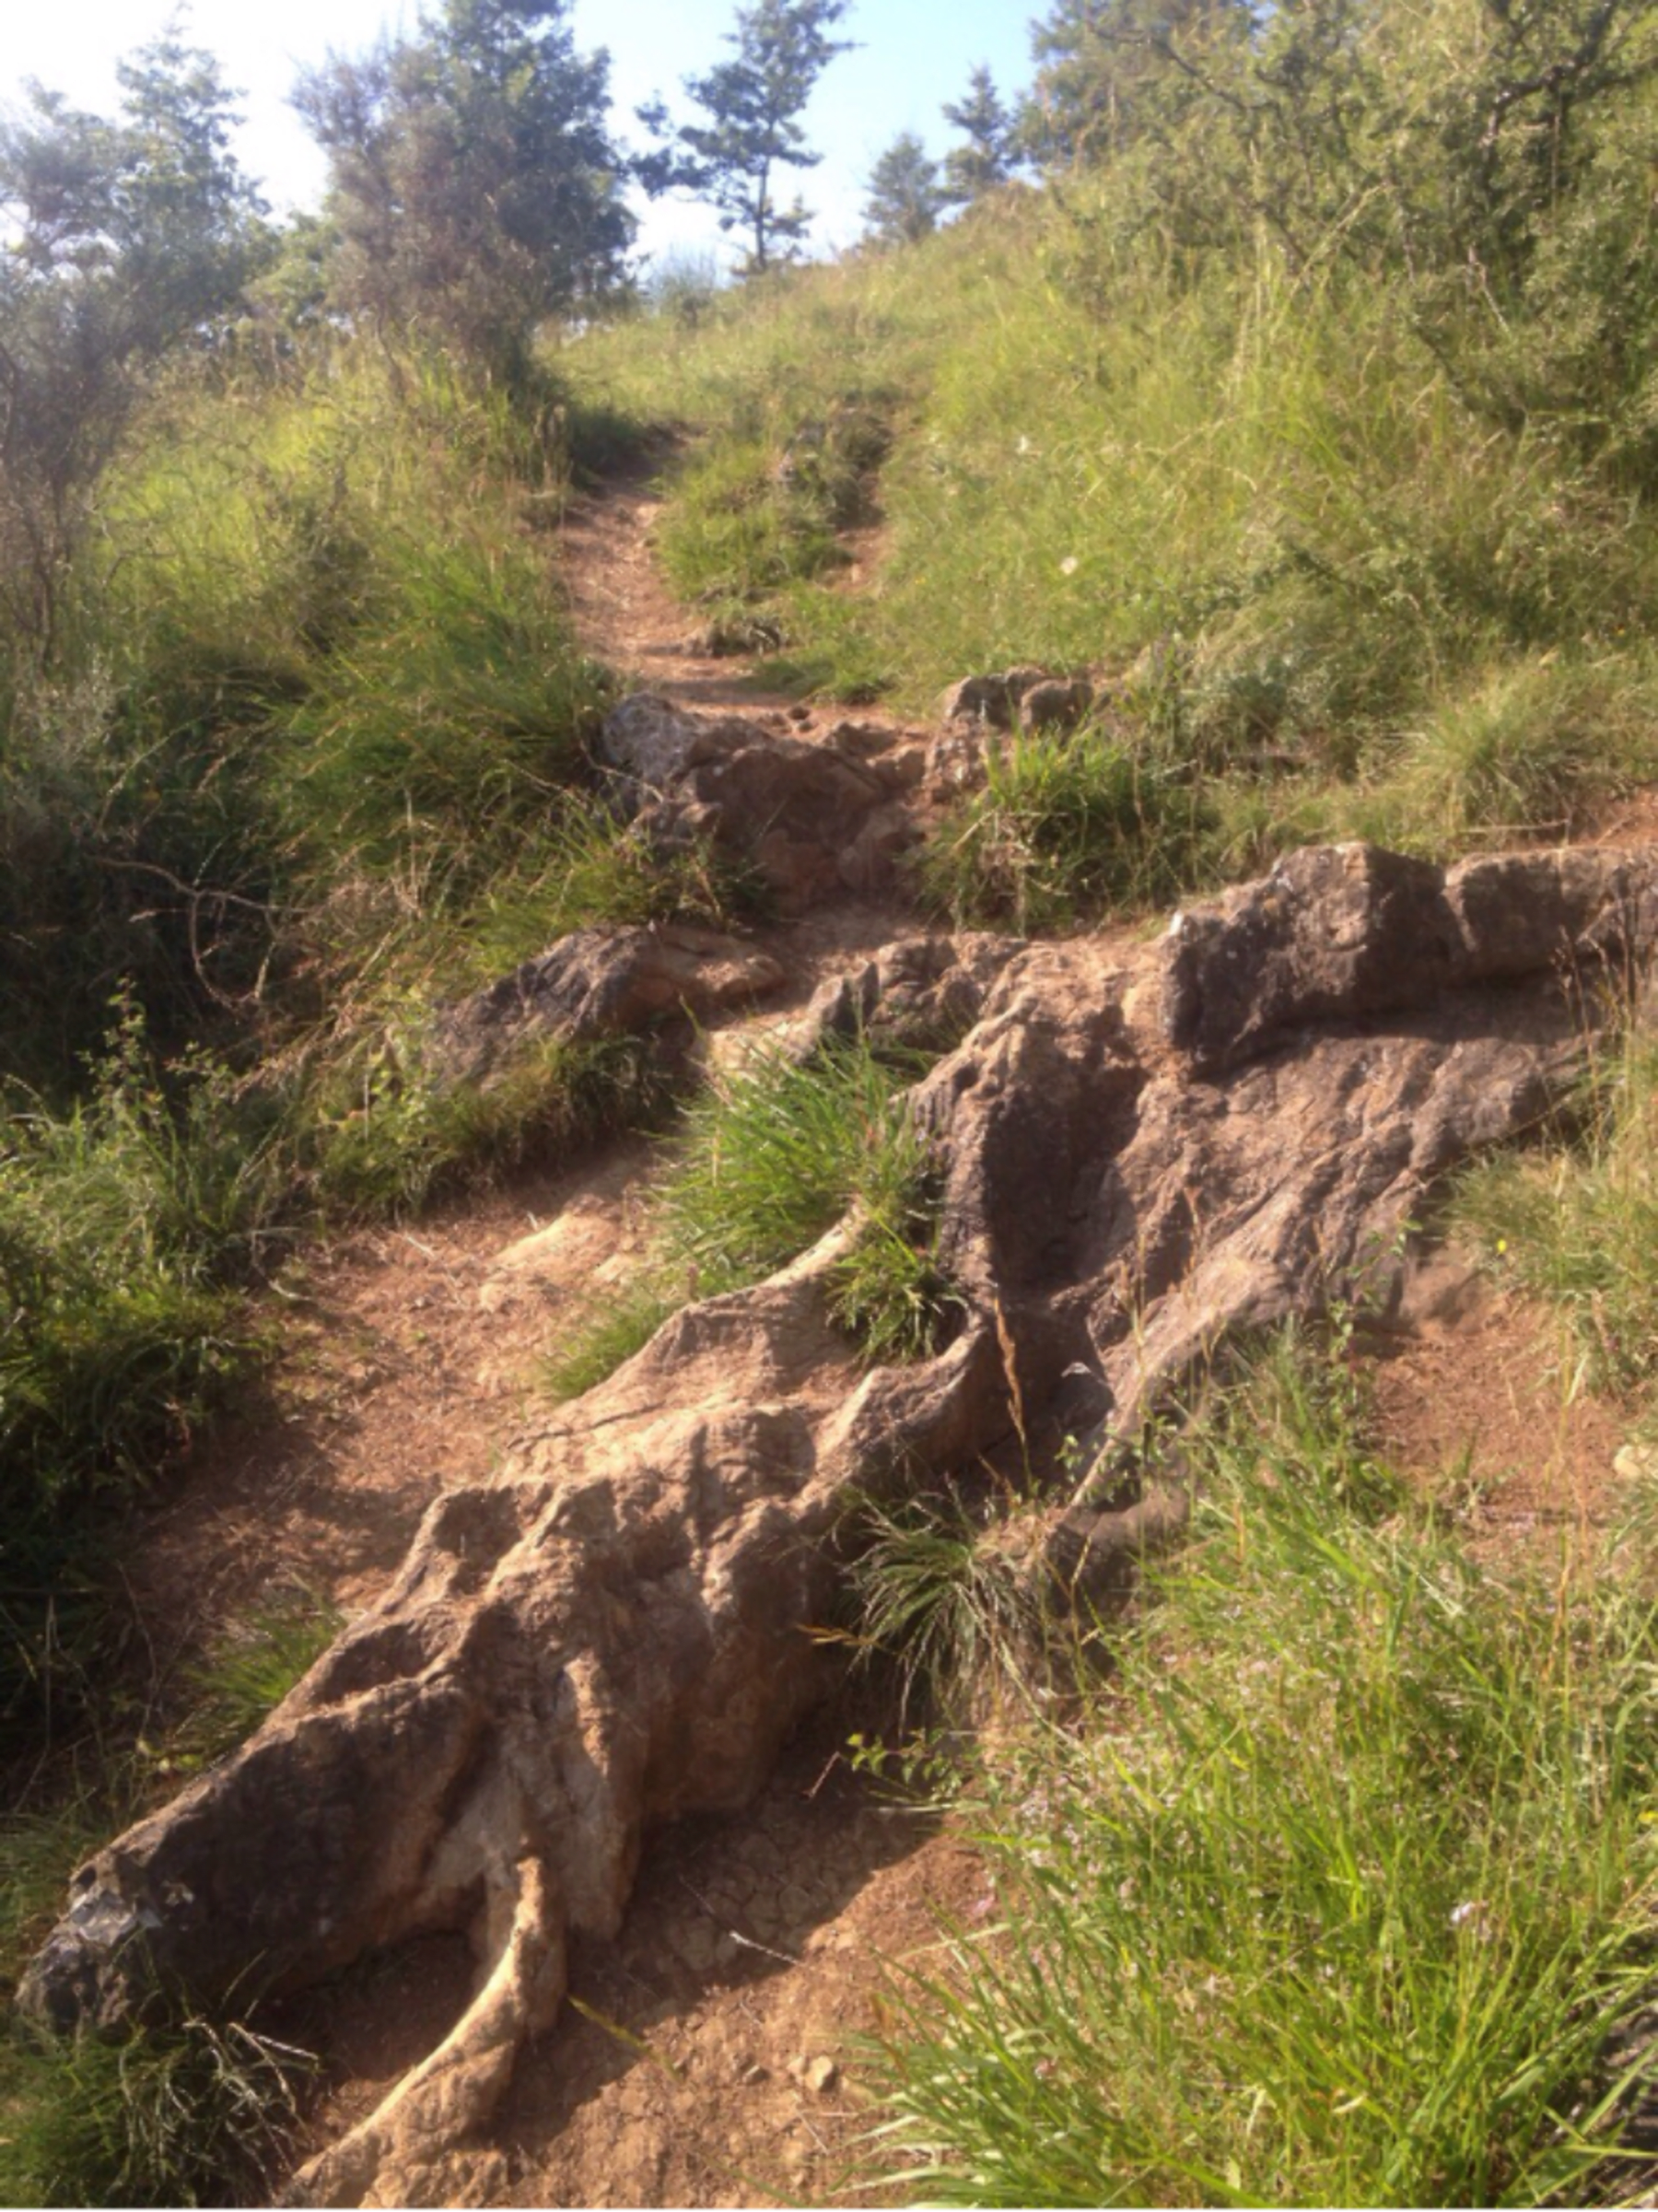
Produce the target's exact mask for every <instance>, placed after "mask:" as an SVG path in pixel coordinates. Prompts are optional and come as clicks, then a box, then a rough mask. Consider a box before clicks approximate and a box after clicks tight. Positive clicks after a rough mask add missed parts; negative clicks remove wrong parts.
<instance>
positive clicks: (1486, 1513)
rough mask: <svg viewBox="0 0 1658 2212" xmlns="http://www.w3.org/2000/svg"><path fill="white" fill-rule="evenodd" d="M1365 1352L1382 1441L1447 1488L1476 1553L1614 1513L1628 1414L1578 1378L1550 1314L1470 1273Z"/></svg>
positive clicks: (1570, 1529) (1394, 1457) (1539, 1541)
mask: <svg viewBox="0 0 1658 2212" xmlns="http://www.w3.org/2000/svg"><path fill="white" fill-rule="evenodd" d="M1366 1349H1367V1351H1368V1352H1370V1355H1371V1360H1370V1375H1371V1382H1372V1393H1373V1404H1374V1409H1375V1417H1376V1426H1377V1440H1378V1443H1379V1445H1381V1447H1382V1449H1383V1450H1384V1453H1385V1455H1386V1457H1388V1458H1389V1459H1390V1460H1391V1461H1392V1462H1393V1463H1394V1464H1395V1466H1397V1467H1398V1468H1399V1469H1400V1470H1401V1471H1402V1472H1403V1473H1405V1474H1407V1475H1410V1476H1414V1477H1415V1478H1416V1479H1417V1480H1418V1481H1419V1482H1420V1483H1422V1484H1423V1486H1424V1487H1426V1488H1428V1489H1430V1490H1432V1491H1435V1492H1441V1493H1442V1494H1444V1495H1445V1497H1446V1500H1447V1503H1448V1504H1452V1505H1454V1509H1455V1510H1456V1512H1457V1514H1458V1517H1459V1519H1461V1520H1462V1521H1463V1523H1464V1525H1465V1527H1466V1528H1467V1530H1468V1533H1469V1540H1470V1543H1471V1545H1472V1547H1473V1549H1474V1550H1475V1551H1476V1552H1477V1553H1479V1554H1481V1555H1484V1556H1486V1557H1489V1558H1491V1559H1493V1560H1495V1559H1500V1558H1501V1557H1502V1556H1504V1555H1505V1554H1511V1553H1512V1552H1514V1551H1520V1550H1524V1549H1535V1547H1537V1546H1539V1545H1554V1544H1558V1543H1559V1542H1561V1541H1567V1542H1576V1543H1578V1544H1580V1545H1582V1544H1583V1543H1585V1542H1586V1540H1587V1539H1588V1538H1589V1537H1590V1535H1591V1534H1592V1533H1593V1532H1595V1531H1598V1530H1600V1529H1602V1528H1604V1527H1605V1526H1606V1525H1607V1523H1608V1521H1609V1520H1610V1519H1612V1518H1613V1517H1614V1516H1615V1515H1616V1513H1617V1505H1618V1497H1619V1491H1620V1482H1619V1478H1618V1476H1617V1472H1616V1470H1615V1469H1614V1466H1613V1461H1614V1458H1615V1457H1616V1456H1617V1452H1618V1450H1619V1449H1620V1447H1621V1446H1622V1445H1623V1444H1624V1443H1625V1442H1626V1440H1627V1437H1628V1434H1629V1426H1628V1422H1627V1420H1626V1419H1625V1418H1624V1417H1623V1416H1621V1415H1620V1412H1619V1410H1618V1408H1617V1406H1616V1405H1613V1404H1610V1403H1608V1402H1607V1400H1606V1399H1603V1398H1599V1397H1596V1396H1595V1395H1594V1393H1593V1392H1592V1391H1590V1390H1589V1389H1588V1388H1587V1387H1586V1386H1585V1382H1584V1377H1583V1372H1582V1364H1581V1361H1580V1358H1579V1354H1578V1352H1577V1350H1576V1348H1575V1347H1574V1345H1573V1343H1572V1340H1571V1338H1570V1333H1569V1331H1568V1330H1567V1328H1565V1326H1564V1324H1563V1323H1562V1321H1561V1320H1560V1318H1559V1316H1558V1315H1555V1314H1552V1313H1549V1312H1547V1311H1546V1310H1545V1309H1543V1308H1541V1307H1539V1306H1537V1305H1533V1304H1532V1303H1530V1302H1529V1301H1528V1300H1526V1299H1524V1298H1522V1297H1520V1296H1519V1295H1517V1294H1516V1293H1512V1292H1509V1291H1507V1290H1504V1289H1503V1288H1502V1287H1501V1286H1500V1284H1497V1283H1493V1282H1489V1280H1487V1279H1484V1278H1480V1277H1477V1276H1476V1277H1473V1278H1471V1279H1467V1280H1466V1281H1465V1284H1464V1285H1463V1287H1461V1288H1460V1289H1459V1290H1458V1292H1457V1293H1456V1294H1455V1295H1454V1298H1453V1299H1452V1301H1451V1310H1449V1311H1446V1312H1442V1313H1437V1314H1436V1313H1429V1314H1425V1315H1424V1316H1423V1317H1421V1318H1420V1319H1419V1321H1418V1322H1417V1323H1416V1325H1415V1326H1414V1327H1413V1328H1411V1329H1409V1330H1408V1331H1407V1332H1404V1333H1401V1334H1398V1335H1394V1336H1388V1337H1382V1338H1377V1339H1372V1340H1370V1341H1369V1342H1368V1344H1367V1346H1366Z"/></svg>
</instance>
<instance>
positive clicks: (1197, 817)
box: [919, 730, 1210, 932]
mask: <svg viewBox="0 0 1658 2212" xmlns="http://www.w3.org/2000/svg"><path fill="white" fill-rule="evenodd" d="M986 768H987V779H986V783H985V788H984V790H981V791H976V792H975V793H974V794H973V796H972V797H971V798H969V799H967V800H966V801H964V802H963V803H962V804H960V805H959V806H958V807H957V808H956V810H955V811H954V813H953V814H952V816H950V817H949V818H948V819H947V820H946V821H945V822H944V823H942V824H941V825H940V827H939V828H938V829H937V830H936V831H935V832H934V834H933V836H932V837H931V838H930V840H929V841H928V846H927V848H926V849H925V851H924V852H923V854H922V857H921V860H920V863H919V868H920V880H921V885H922V892H923V895H924V897H925V898H926V899H927V900H928V903H929V904H930V905H932V906H933V907H937V908H938V909H939V910H940V912H941V913H944V914H947V915H948V916H949V917H950V919H952V921H953V922H954V923H955V924H956V925H957V926H958V927H961V926H962V925H963V924H966V923H994V922H1002V923H1006V922H1011V924H1012V925H1013V927H1014V928H1015V929H1016V930H1020V931H1021V932H1028V931H1040V930H1059V929H1065V928H1068V927H1070V926H1072V925H1074V924H1076V923H1078V922H1080V921H1082V920H1085V919H1095V918H1097V917H1098V916H1099V915H1101V914H1103V913H1105V912H1108V911H1110V910H1112V909H1114V908H1120V907H1150V906H1158V905H1161V904H1162V903H1163V902H1164V901H1166V900H1169V899H1172V898H1175V897H1177V896H1178V895H1180V894H1181V892H1183V891H1185V890H1187V889H1189V888H1191V887H1192V885H1193V884H1194V883H1196V882H1197V881H1198V880H1200V878H1201V877H1202V875H1203V873H1204V872H1205V869H1204V862H1205V847H1204V837H1205V832H1206V830H1207V828H1208V825H1209V820H1210V815H1209V811H1208V807H1207V806H1206V805H1205V803H1204V802H1203V801H1202V799H1201V798H1200V796H1199V795H1198V792H1197V785H1196V783H1195V781H1194V779H1193V778H1191V777H1190V776H1189V775H1188V774H1185V773H1184V772H1182V771H1180V770H1177V769H1172V768H1170V767H1167V766H1163V765H1159V764H1157V763H1156V762H1154V761H1152V760H1151V759H1150V758H1149V757H1145V756H1142V755H1139V754H1138V753H1137V752H1135V751H1134V750H1133V749H1131V748H1130V747H1129V746H1128V745H1127V744H1124V743H1120V742H1116V741H1114V740H1113V739H1112V738H1110V737H1108V736H1106V735H1105V734H1104V733H1103V731H1098V730H1089V731H1083V732H1081V733H1080V734H1079V735H1078V736H1076V737H1073V738H1070V739H1066V740H1057V739H1048V738H1036V737H1032V738H1015V739H1014V740H1013V741H1012V742H1011V743H1010V744H1009V745H1008V746H1007V747H1006V749H1005V750H1004V749H1002V748H1001V747H999V746H998V747H996V748H993V749H992V750H991V752H990V753H989V754H988V755H987V761H986Z"/></svg>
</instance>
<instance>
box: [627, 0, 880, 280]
mask: <svg viewBox="0 0 1658 2212" xmlns="http://www.w3.org/2000/svg"><path fill="white" fill-rule="evenodd" d="M847 6H848V0H755V5H754V6H752V7H740V8H739V9H738V11H737V28H736V29H735V30H732V31H728V32H727V34H726V43H727V45H729V46H733V47H735V48H736V54H735V57H734V58H733V59H732V60H730V61H729V62H721V63H719V64H717V65H716V66H715V67H714V68H712V69H710V70H709V71H708V72H707V74H706V76H690V77H687V78H686V79H685V90H686V91H687V92H688V93H689V94H690V96H691V98H692V99H694V100H695V102H696V104H697V106H698V107H699V108H701V109H702V110H703V111H704V112H705V113H706V116H707V117H708V121H707V122H706V123H682V124H681V125H680V126H679V127H678V129H677V130H676V131H674V133H673V136H674V139H675V140H676V142H677V144H676V146H673V147H671V148H669V149H667V150H665V151H663V152H660V153H658V154H656V155H653V156H648V157H647V158H646V159H645V160H644V161H642V162H641V163H640V164H639V165H638V166H639V174H640V175H641V177H642V178H643V180H644V181H645V182H646V183H647V185H648V188H650V189H654V190H658V191H660V190H664V189H666V188H668V187H670V186H679V187H681V188H683V189H684V190H687V191H689V192H692V193H695V194H696V196H697V197H698V198H699V199H704V200H706V201H707V202H708V204H709V205H711V206H712V207H714V208H715V209H716V210H717V211H718V217H719V227H720V228H721V229H722V230H741V231H742V232H744V233H745V234H746V236H747V240H748V248H747V252H746V254H745V256H744V258H743V261H742V263H741V268H740V272H739V273H740V274H741V275H744V276H758V275H764V274H765V271H766V270H767V269H770V268H772V267H774V266H775V265H776V263H778V262H779V261H788V260H790V259H792V258H793V257H794V255H795V254H796V253H797V252H799V251H800V244H801V242H802V240H804V238H805V236H806V232H807V229H808V228H809V227H810V225H811V209H810V208H808V207H806V206H805V205H802V203H801V201H800V196H799V194H798V193H797V195H796V196H795V198H794V200H793V201H792V203H791V204H790V205H788V206H783V205H779V202H778V200H777V196H776V192H777V171H778V170H780V169H815V168H816V166H817V164H818V162H819V161H820V160H821V159H822V158H823V157H822V156H821V155H820V154H816V153H813V152H812V150H811V147H810V146H808V145H807V144H806V135H805V132H804V131H803V130H802V129H801V127H800V116H801V114H802V112H803V111H804V110H805V107H806V103H807V101H808V100H809V99H811V94H812V90H813V88H814V87H815V86H816V84H817V80H818V78H819V77H820V76H822V75H823V71H824V69H825V68H827V66H828V65H829V64H830V63H831V62H832V61H833V60H834V59H835V55H836V54H837V53H847V52H848V51H849V50H850V46H851V41H849V40H846V39H835V38H832V37H831V36H830V35H829V34H830V32H831V30H832V29H833V28H834V26H835V24H837V23H838V22H839V21H840V19H841V18H842V17H843V16H844V15H845V14H846V12H847ZM639 113H640V116H641V119H642V120H643V121H644V122H645V123H648V125H649V126H650V127H651V128H652V129H653V130H656V131H658V132H663V131H666V130H667V129H668V128H669V121H668V113H667V110H666V109H665V108H664V107H663V105H662V103H661V102H660V100H659V101H655V102H653V103H652V104H651V105H650V106H648V107H646V108H642V109H641V110H640V111H639Z"/></svg>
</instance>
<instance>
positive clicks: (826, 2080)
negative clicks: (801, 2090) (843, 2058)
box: [800, 2057, 840, 2097]
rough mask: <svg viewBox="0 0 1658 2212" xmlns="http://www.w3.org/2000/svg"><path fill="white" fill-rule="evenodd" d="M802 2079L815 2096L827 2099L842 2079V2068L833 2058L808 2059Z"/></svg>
mask: <svg viewBox="0 0 1658 2212" xmlns="http://www.w3.org/2000/svg"><path fill="white" fill-rule="evenodd" d="M800 2078H801V2080H802V2081H803V2082H804V2083H805V2085H806V2087H807V2088H808V2089H810V2090H811V2092H812V2094H813V2096H815V2097H826V2096H827V2095H828V2094H829V2092H830V2090H831V2089H833V2088H834V2087H835V2083H836V2082H837V2081H838V2080H839V2079H840V2068H839V2067H838V2066H836V2065H835V2061H834V2059H832V2058H826V2057H818V2058H812V2059H808V2061H807V2062H806V2068H805V2071H804V2073H803V2074H802V2075H801V2077H800Z"/></svg>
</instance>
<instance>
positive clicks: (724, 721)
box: [599, 693, 924, 912]
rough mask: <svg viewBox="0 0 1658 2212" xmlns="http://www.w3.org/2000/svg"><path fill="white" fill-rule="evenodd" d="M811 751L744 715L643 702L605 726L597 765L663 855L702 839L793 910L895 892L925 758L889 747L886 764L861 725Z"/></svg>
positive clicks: (626, 707)
mask: <svg viewBox="0 0 1658 2212" xmlns="http://www.w3.org/2000/svg"><path fill="white" fill-rule="evenodd" d="M841 727H842V728H843V729H845V730H847V731H853V732H854V738H853V741H852V742H849V743H834V742H829V743H811V742H810V741H809V740H807V739H805V738H800V737H795V736H791V735H788V733H787V732H786V731H770V730H766V729H763V728H762V727H761V726H760V725H759V724H758V723H757V722H754V721H751V720H747V719H746V718H745V717H743V716H741V715H698V714H690V713H686V712H685V711H683V709H681V708H676V707H671V706H670V705H669V704H668V702H667V701H666V700H664V699H659V698H656V697H654V696H651V695H650V694H648V693H639V694H637V695H636V696H634V697H632V698H629V699H625V700H624V701H623V702H622V704H621V705H620V706H619V707H617V708H614V709H613V711H612V713H611V714H610V715H609V716H608V717H607V719H606V720H605V723H604V728H603V731H602V733H601V739H600V743H599V754H600V759H601V763H602V765H603V766H605V767H608V768H609V769H610V770H611V771H612V773H613V776H614V777H615V778H616V779H617V783H618V786H619V789H620V790H621V792H622V793H623V795H624V797H625V802H626V803H627V804H628V805H629V806H630V807H631V808H632V809H633V810H634V812H635V815H636V822H637V824H638V826H639V830H640V833H641V834H642V835H644V836H647V837H650V838H652V839H653V840H654V841H655V842H656V843H658V844H659V845H661V846H663V847H666V848H670V849H671V848H673V847H676V846H683V845H685V844H688V843H690V842H691V841H692V840H694V839H697V838H706V840H708V842H709V843H711V844H712V845H713V846H714V847H715V849H717V850H718V851H721V852H725V853H728V854H730V855H731V856H732V857H733V858H735V859H738V860H742V861H743V862H744V863H746V864H747V865H748V866H749V867H751V868H753V870H754V871H755V872H756V873H757V874H758V875H759V876H760V877H761V879H762V880H763V881H764V882H765V884H766V885H767V886H768V888H769V889H770V891H771V892H772V894H773V895H774V897H775V898H776V901H777V903H778V905H779V906H780V907H782V909H783V910H784V911H786V912H799V911H800V910H801V909H802V908H804V907H810V906H811V905H814V904H815V903H817V902H818V901H819V900H821V899H823V898H825V897H828V896H830V895H835V894H836V893H845V892H847V891H853V892H858V893H863V894H867V893H870V892H878V891H881V890H883V889H885V888H887V887H888V886H890V884H892V882H893V873H894V869H895V866H896V863H897V861H898V860H899V858H900V856H901V855H902V854H903V853H904V852H905V851H906V850H907V849H909V848H910V847H911V846H912V845H914V844H915V843H916V842H917V840H918V838H919V837H920V834H921V832H920V828H919V825H917V822H916V820H915V818H914V815H913V813H912V812H911V810H910V809H909V808H908V807H907V806H906V805H905V803H904V798H903V794H904V793H905V791H906V790H910V789H913V787H914V785H915V783H916V782H917V780H918V778H919V773H920V770H921V767H922V765H923V759H924V755H922V753H921V752H920V751H919V750H918V749H917V748H909V749H908V751H907V752H906V751H905V748H903V747H901V746H899V745H898V744H897V742H896V739H895V737H894V738H892V739H889V743H888V745H887V747H886V748H885V750H890V751H892V752H893V755H894V759H893V762H892V764H891V765H889V764H888V763H887V762H886V761H885V760H884V759H883V758H882V757H880V756H879V755H873V756H872V755H871V752H870V748H869V747H868V746H867V744H866V743H863V742H861V739H860V736H859V734H858V729H859V726H858V725H855V724H845V725H842V726H841Z"/></svg>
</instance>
